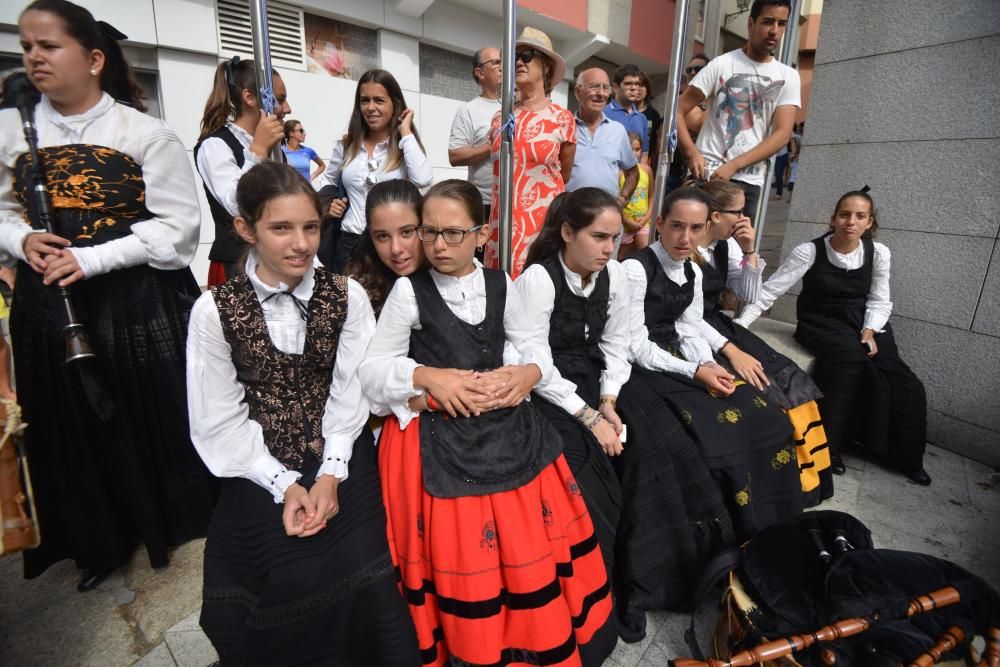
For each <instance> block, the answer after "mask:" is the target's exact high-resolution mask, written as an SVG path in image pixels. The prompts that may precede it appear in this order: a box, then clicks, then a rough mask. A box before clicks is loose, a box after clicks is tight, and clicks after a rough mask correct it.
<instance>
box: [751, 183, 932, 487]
mask: <svg viewBox="0 0 1000 667" xmlns="http://www.w3.org/2000/svg"><path fill="white" fill-rule="evenodd" d="M877 229H878V222H877V219H876V213H875V202H874V201H873V200H872V196H871V195H870V194H868V188H867V187H865V188H864V189H862V190H855V191H851V192H848V193H846V194H844V195H843V196H841V198H840V199H839V200H837V205H836V206H835V207H834V210H833V215H832V216H830V231H829V232H827V233H826V234H824V235H823V236H821V237H819V238H817V239H814V240H812V241H808V242H806V243H801V244H799V245H798V246H796V247H795V248H794V249H793V250H792V253H791V255H789V257H788V259H786V260H785V262H784V263H783V264H782V265H781V266H780V267H778V270H777V271H775V272H774V275H772V276H771V277H770V279H768V281H767V282H766V283H765V284H764V286H763V287H762V288H761V292H760V297H759V298H758V299H757V300H756V302H754V303H753V304H751V305H749V306H747V308H746V309H745V310H744V311H743V314H742V315H741V316H740V318H739V319H738V320H736V322H737V323H738V324H741V325H743V326H749V325H750V323H751V322H753V321H754V320H755V319H757V317H759V316H760V314H761V313H762V312H763V311H765V310H767V309H768V308H770V307H771V304H773V303H774V301H775V300H776V299H777V298H778V297H779V296H781V295H782V294H784V293H785V292H786V291H788V290H789V289H790V288H791V287H792V286H793V285H795V284H796V283H797V282H798V281H799V280H800V279H801V280H802V291H801V292H800V293H799V296H798V299H797V303H796V310H797V319H798V325H797V326H796V329H795V340H797V341H798V342H799V343H801V344H802V345H803V346H805V347H806V349H808V350H809V351H810V352H812V353H813V354H814V355H816V368H815V370H814V371H813V376H814V377H815V378H816V384H817V385H819V388H820V390H821V391H822V392H823V398H822V399H821V400H820V401H819V405H820V408H821V409H822V411H823V421H824V423H825V425H826V432H827V433H828V434H829V438H830V449H831V458H832V465H831V468H832V470H833V472H834V473H835V474H844V473H845V472H846V467H845V466H844V462H843V460H842V459H841V453H842V452H843V449H844V447H845V446H846V445H848V444H849V443H851V442H859V443H861V444H862V445H864V447H865V449H867V450H868V451H870V452H871V453H872V454H874V455H875V456H877V457H879V458H880V459H882V460H883V461H885V462H886V463H887V464H888V465H890V466H892V467H893V468H895V469H897V470H899V471H900V472H901V473H902V474H903V475H905V476H906V477H907V478H908V479H910V480H911V481H913V482H914V483H916V484H920V485H923V486H927V485H929V484H930V483H931V478H930V475H928V474H927V471H926V470H924V465H923V458H924V447H925V445H926V442H927V396H926V393H925V391H924V385H923V383H922V382H921V381H920V378H918V377H917V376H916V374H915V373H914V372H913V371H912V370H910V367H909V366H907V365H906V363H905V362H904V361H903V360H902V359H901V358H900V356H899V350H898V348H897V347H896V339H895V337H894V336H893V331H892V325H891V324H890V323H889V316H890V315H891V314H892V301H891V300H890V299H889V296H890V292H889V272H890V253H889V248H887V247H886V246H885V245H883V244H881V243H878V242H876V241H874V240H873V238H874V236H875V232H876V230H877Z"/></svg>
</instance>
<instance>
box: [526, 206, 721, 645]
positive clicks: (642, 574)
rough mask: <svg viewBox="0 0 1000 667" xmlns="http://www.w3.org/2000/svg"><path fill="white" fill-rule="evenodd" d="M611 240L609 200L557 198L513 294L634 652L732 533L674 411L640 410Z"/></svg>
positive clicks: (640, 390)
mask: <svg viewBox="0 0 1000 667" xmlns="http://www.w3.org/2000/svg"><path fill="white" fill-rule="evenodd" d="M620 233H621V213H620V210H619V206H618V203H617V202H616V201H615V199H614V198H613V197H612V196H611V195H609V194H607V193H606V192H604V191H603V190H600V189H598V188H580V189H579V190H575V191H573V192H567V193H563V194H561V195H559V196H557V197H556V198H555V200H553V202H552V205H551V206H550V207H549V211H548V215H547V216H546V219H545V224H544V225H543V227H542V230H541V232H540V233H539V236H538V238H537V239H536V240H535V242H534V243H533V244H532V246H531V249H530V250H529V251H528V259H527V263H528V267H527V268H526V269H525V271H524V273H522V274H521V275H520V276H519V277H518V279H517V282H516V285H517V288H518V293H519V294H520V296H521V301H522V303H523V304H524V310H525V315H526V319H527V320H528V321H529V322H532V323H534V325H535V326H536V327H537V332H536V337H537V338H540V339H541V340H544V341H545V342H546V343H547V347H548V350H550V353H551V355H552V359H553V363H554V365H555V368H556V371H555V372H554V374H553V379H552V381H550V382H548V383H547V384H546V385H545V386H544V387H540V388H536V390H535V394H536V398H535V399H534V401H535V403H536V404H537V405H538V407H539V409H541V411H542V413H543V414H545V415H546V417H548V418H549V420H550V421H551V422H552V423H553V424H554V425H555V426H556V428H557V429H558V430H559V432H560V434H561V435H562V439H563V444H564V450H563V451H564V455H565V457H566V461H567V463H569V466H570V469H571V470H572V471H573V473H574V474H575V475H576V479H577V481H578V482H579V483H580V487H581V489H582V490H583V495H584V499H585V500H586V501H587V506H588V508H589V509H590V515H591V517H592V518H593V519H594V523H595V526H597V529H598V536H599V537H600V539H601V543H602V547H603V548H604V552H605V560H606V562H607V564H608V567H609V569H613V571H614V577H613V580H614V586H615V606H616V611H617V615H618V619H619V633H620V635H621V636H622V638H624V639H625V640H626V641H630V642H631V641H639V640H640V639H642V637H643V636H644V634H645V621H646V616H645V610H646V609H664V608H666V609H684V608H686V607H687V606H688V605H689V604H690V595H691V589H692V587H693V586H694V583H695V582H696V581H697V580H698V577H699V575H700V573H701V566H702V565H703V564H704V562H706V561H707V560H708V559H709V558H710V557H711V556H712V555H713V554H714V553H715V552H716V551H717V550H718V549H719V548H720V547H722V546H724V545H726V544H728V543H729V542H730V541H731V540H732V528H731V525H730V522H729V517H728V515H727V512H726V507H725V505H724V504H723V502H722V498H721V497H720V495H719V492H718V490H717V489H716V488H715V485H714V484H713V483H712V478H711V477H710V476H709V473H708V468H707V467H706V466H705V464H704V462H703V461H702V458H701V453H700V452H699V451H698V447H697V446H696V445H695V444H694V442H693V441H692V440H691V438H690V436H688V435H687V433H686V432H685V431H684V427H683V426H681V424H680V422H679V421H678V420H677V417H675V416H674V413H673V412H671V411H670V410H664V409H659V410H658V409H655V408H658V407H662V403H657V402H654V405H653V408H654V409H652V410H647V407H649V399H650V398H651V397H653V396H652V393H651V392H650V391H647V390H646V389H645V387H644V386H643V383H642V381H641V380H631V379H630V375H631V365H630V364H629V361H628V355H629V345H628V343H629V302H630V298H631V294H630V292H629V286H628V281H627V279H626V276H625V271H624V269H622V266H621V265H620V264H619V263H618V262H616V261H614V260H612V259H611V258H612V256H613V254H614V246H615V237H616V236H617V235H618V234H620ZM542 397H544V399H547V400H542ZM619 414H621V416H619ZM623 421H625V422H626V423H627V425H628V430H627V432H626V431H625V429H624V428H623V424H622V422H623ZM626 435H627V442H622V441H621V440H620V438H621V437H623V436H626ZM612 464H613V468H612ZM616 473H617V474H616ZM619 480H620V485H619ZM619 516H620V519H619ZM616 534H617V541H616V540H615V538H616ZM608 542H610V544H607V543H608ZM609 552H610V553H609Z"/></svg>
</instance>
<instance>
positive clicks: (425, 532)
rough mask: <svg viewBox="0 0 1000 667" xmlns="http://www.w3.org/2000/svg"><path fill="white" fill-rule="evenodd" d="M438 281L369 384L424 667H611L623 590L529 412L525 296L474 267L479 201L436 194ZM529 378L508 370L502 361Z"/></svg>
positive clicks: (409, 312) (394, 333) (404, 309)
mask: <svg viewBox="0 0 1000 667" xmlns="http://www.w3.org/2000/svg"><path fill="white" fill-rule="evenodd" d="M417 231H418V234H419V236H420V238H421V240H422V241H423V243H424V249H425V252H426V254H427V259H428V261H429V262H430V264H431V267H432V268H431V269H430V270H428V271H418V272H417V273H414V274H412V275H410V276H408V277H403V278H399V279H398V280H397V281H396V284H395V285H394V286H393V288H392V292H390V293H389V298H388V300H387V301H386V303H385V306H384V307H383V308H382V315H381V316H380V317H379V320H378V325H377V326H376V329H375V335H374V336H373V337H372V343H371V346H370V347H369V349H368V356H367V358H366V359H365V361H364V363H363V364H362V365H361V369H360V375H361V379H362V384H363V386H364V388H365V391H366V392H368V394H369V396H370V397H371V399H372V403H373V406H374V407H375V408H376V412H377V413H379V414H390V413H391V415H390V416H389V417H388V418H387V419H386V422H385V425H384V426H383V428H382V435H381V439H380V442H379V469H380V472H381V475H382V480H383V487H382V489H383V490H382V492H383V497H384V502H385V505H386V508H387V509H388V532H389V545H390V550H391V552H392V555H393V562H394V563H395V565H396V567H397V568H398V570H399V576H400V585H401V587H402V591H403V595H404V597H405V598H406V600H407V602H408V603H409V605H410V615H411V616H412V618H413V622H414V624H415V625H416V628H417V637H418V640H419V643H420V649H421V654H422V657H423V663H424V664H427V665H448V664H456V663H459V664H488V665H492V664H505V663H512V662H517V661H521V660H523V659H524V658H525V656H531V657H532V658H538V659H542V658H543V657H544V659H545V661H546V662H547V663H548V664H553V665H579V664H581V662H582V663H583V664H586V665H595V666H596V665H600V664H601V663H602V662H603V661H604V659H605V658H606V657H607V656H608V654H610V652H611V650H612V649H613V647H614V633H615V628H614V623H613V621H611V622H609V620H610V615H611V591H610V586H609V582H608V578H607V573H606V571H605V568H604V562H603V560H602V559H601V549H600V547H599V546H598V541H597V539H596V537H595V535H594V527H593V524H592V523H591V520H590V516H589V514H588V512H587V507H586V503H585V502H584V500H583V498H582V495H581V490H580V485H579V484H578V483H577V481H576V479H575V478H574V477H573V475H572V472H571V471H570V469H569V467H568V465H567V464H566V460H565V458H564V457H563V455H562V449H563V446H562V442H561V440H560V438H559V434H558V433H557V432H556V431H555V430H554V429H553V428H552V426H551V425H550V424H549V423H548V422H547V421H546V420H545V418H544V417H543V416H542V415H541V414H540V413H539V412H538V410H537V408H536V407H535V406H534V405H533V404H532V403H531V402H530V401H525V400H524V399H525V398H526V397H527V396H528V395H529V394H530V393H531V391H532V389H533V388H534V387H535V385H536V384H538V383H539V382H540V381H542V382H544V380H543V378H545V377H546V375H551V363H546V361H545V354H544V351H543V350H541V349H540V347H539V345H538V344H537V342H536V341H535V340H534V339H533V338H532V333H531V331H532V327H531V324H530V323H529V322H527V321H526V319H525V316H524V312H523V311H522V309H521V307H520V300H519V299H518V296H517V292H516V290H514V288H513V285H512V284H511V282H510V278H508V277H507V276H506V275H505V274H503V273H502V272H500V271H491V270H484V269H483V268H482V267H481V266H480V265H479V264H478V262H476V261H475V257H474V256H475V251H476V247H477V246H481V245H482V244H483V243H485V242H486V239H487V237H488V234H489V231H488V228H487V227H486V226H485V224H484V221H483V205H482V198H481V197H480V194H479V190H477V189H476V187H475V186H474V185H472V184H470V183H468V182H466V181H457V180H450V181H444V182H441V183H438V184H436V185H435V186H434V187H432V188H431V190H430V191H429V192H428V193H427V196H426V197H425V198H424V201H423V204H422V206H421V224H420V227H418V229H417ZM507 343H509V344H511V345H513V347H514V349H515V350H516V351H517V353H518V354H519V355H520V360H521V362H522V363H521V364H519V365H511V366H504V365H503V364H504V346H505V344H507Z"/></svg>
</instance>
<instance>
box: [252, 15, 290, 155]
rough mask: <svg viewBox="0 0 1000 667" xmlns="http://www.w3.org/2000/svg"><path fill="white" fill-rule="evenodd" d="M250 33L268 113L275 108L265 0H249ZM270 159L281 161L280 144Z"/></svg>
mask: <svg viewBox="0 0 1000 667" xmlns="http://www.w3.org/2000/svg"><path fill="white" fill-rule="evenodd" d="M250 33H251V36H252V37H253V63H254V68H255V69H256V74H257V92H258V99H259V100H260V108H261V109H263V110H264V113H266V114H268V115H270V114H273V113H274V110H275V109H276V108H277V106H278V104H277V101H276V100H275V99H274V91H273V90H272V88H271V44H270V42H268V39H267V0H250ZM271 159H272V160H277V161H279V162H280V161H281V159H282V157H281V146H280V145H279V144H275V145H274V146H273V147H272V148H271Z"/></svg>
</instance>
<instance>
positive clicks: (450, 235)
mask: <svg viewBox="0 0 1000 667" xmlns="http://www.w3.org/2000/svg"><path fill="white" fill-rule="evenodd" d="M481 227H483V225H476V226H475V227H473V228H472V229H434V228H433V227H425V226H424V225H420V226H419V227H417V238H418V239H420V240H421V241H423V242H424V243H435V242H437V238H438V236H439V235H440V236H441V237H443V238H444V242H445V243H447V244H448V245H461V244H462V242H463V241H465V237H466V236H468V235H469V234H471V233H472V232H475V231H478V230H479V228H481Z"/></svg>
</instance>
